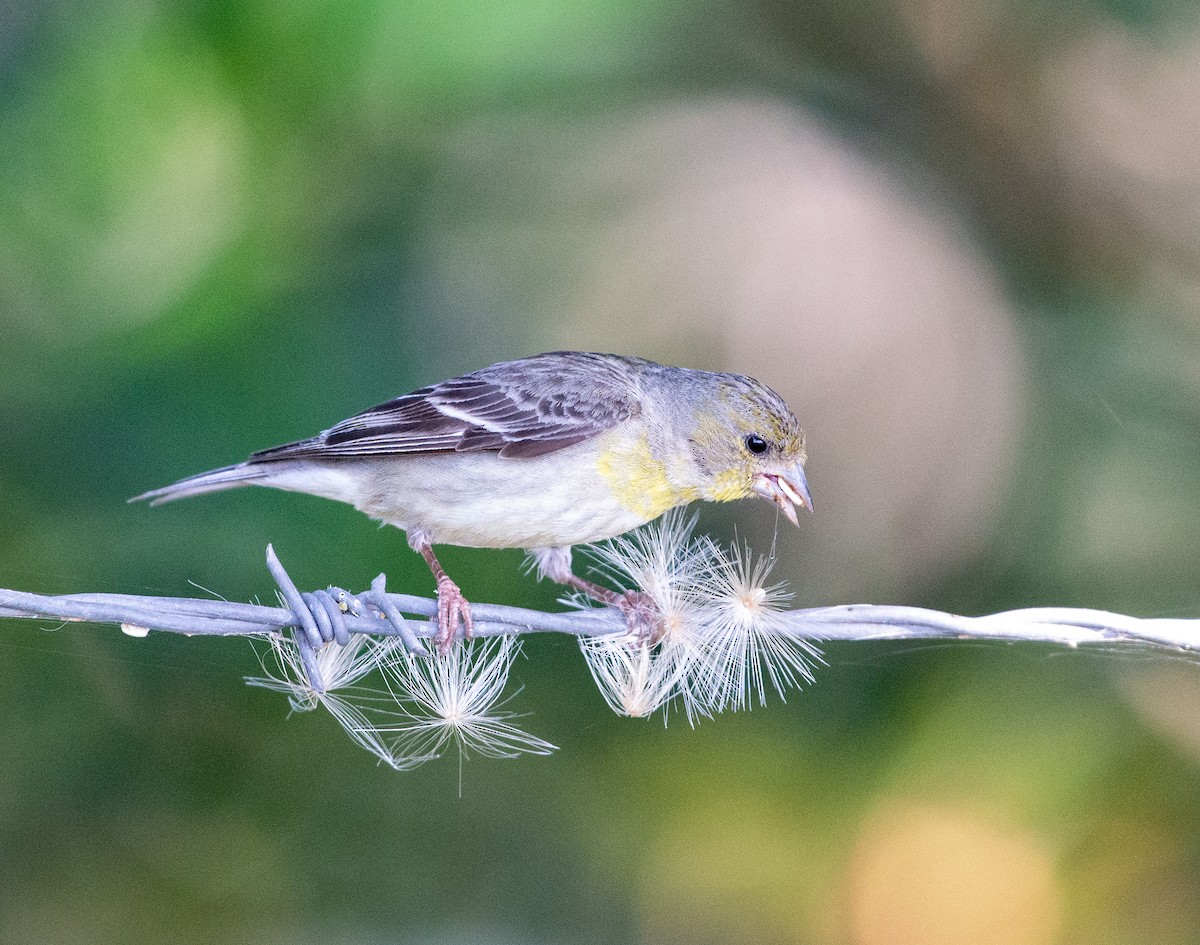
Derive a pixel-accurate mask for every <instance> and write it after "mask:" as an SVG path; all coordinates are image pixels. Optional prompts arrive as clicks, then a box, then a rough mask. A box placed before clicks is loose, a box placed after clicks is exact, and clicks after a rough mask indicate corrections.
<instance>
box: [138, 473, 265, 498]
mask: <svg viewBox="0 0 1200 945" xmlns="http://www.w3.org/2000/svg"><path fill="white" fill-rule="evenodd" d="M264 476H265V471H264V469H263V467H262V466H260V465H258V464H257V463H238V464H237V465H235V466H224V467H222V468H221V469H213V470H210V471H209V472H206V473H200V474H199V475H198V476H189V477H188V478H187V479H180V480H179V482H175V483H172V484H171V485H169V486H163V487H162V488H161V489H151V490H150V491H149V492H143V493H142V494H141V495H135V496H134V497H133V498H132V499H130V500H129V501H130V502H141V501H143V500H146V499H149V500H150V504H151V505H162V504H163V503H164V502H174V501H175V500H176V499H188V498H191V497H192V496H194V495H204V494H205V493H206V492H223V491H224V490H226V489H237V488H238V487H239V486H250V485H253V484H254V483H255V481H256V480H260V479H262V478H264Z"/></svg>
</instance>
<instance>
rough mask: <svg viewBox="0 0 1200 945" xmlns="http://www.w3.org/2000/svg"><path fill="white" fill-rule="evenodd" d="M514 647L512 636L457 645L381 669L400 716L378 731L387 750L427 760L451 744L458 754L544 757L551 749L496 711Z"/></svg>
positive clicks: (405, 656)
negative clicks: (383, 734)
mask: <svg viewBox="0 0 1200 945" xmlns="http://www.w3.org/2000/svg"><path fill="white" fill-rule="evenodd" d="M520 649H521V645H520V642H519V641H518V640H517V639H516V638H515V637H512V636H498V637H491V638H489V639H476V640H468V641H461V642H459V643H457V644H455V645H454V646H453V647H451V648H450V651H449V652H448V653H446V654H444V655H443V654H438V655H435V656H433V657H430V658H423V659H416V658H413V657H412V656H411V655H410V654H408V653H407V652H406V653H405V654H403V656H402V657H400V658H397V659H393V660H391V661H389V662H388V663H387V664H386V665H385V667H384V672H385V675H386V677H387V679H388V684H389V687H390V688H391V692H392V694H393V696H394V698H395V699H396V701H397V702H398V703H399V705H400V713H401V717H400V718H397V719H396V720H395V721H394V722H393V723H392V724H391V725H389V726H388V727H387V728H386V729H385V730H384V731H386V732H387V733H389V734H390V735H391V736H392V740H391V742H390V747H391V750H392V753H393V754H394V755H396V756H399V757H408V758H414V759H418V758H419V759H421V760H422V761H424V760H429V759H431V758H435V757H438V756H440V755H441V754H442V753H443V752H444V751H445V749H446V748H447V747H448V746H450V745H454V746H456V747H457V748H458V751H459V757H460V758H462V757H465V756H466V755H467V754H469V753H471V752H474V753H475V754H479V755H483V756H486V757H489V758H515V757H517V756H518V755H522V754H534V755H548V754H550V752H552V751H554V750H555V746H554V745H551V744H550V743H549V742H546V741H543V740H542V739H540V738H537V737H535V736H533V735H530V734H528V733H526V732H523V731H522V730H521V729H519V728H517V727H516V726H515V725H513V724H511V722H510V721H509V720H510V719H512V718H515V715H514V714H513V713H511V712H507V711H504V710H503V705H504V703H505V702H506V701H507V698H506V697H505V696H504V690H505V687H506V686H507V684H508V677H509V672H510V671H511V669H512V664H513V660H514V659H515V658H516V656H517V654H518V653H520Z"/></svg>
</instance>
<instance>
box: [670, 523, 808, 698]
mask: <svg viewBox="0 0 1200 945" xmlns="http://www.w3.org/2000/svg"><path fill="white" fill-rule="evenodd" d="M774 563H775V559H774V556H773V555H763V556H755V555H754V554H753V553H752V552H751V551H750V549H749V548H748V547H746V546H745V545H738V546H735V547H734V548H733V550H732V551H731V552H729V553H728V554H727V555H725V558H724V561H723V563H722V566H721V567H720V569H719V570H718V571H716V572H715V573H714V580H713V581H712V582H711V583H710V584H709V585H708V586H707V587H706V593H707V595H708V600H709V603H708V605H707V606H706V607H705V608H704V612H705V615H706V630H705V634H704V636H705V652H704V656H703V659H702V661H701V666H700V667H699V668H698V670H697V671H696V673H695V674H694V680H695V684H696V689H697V692H698V695H697V699H698V701H700V702H701V703H703V704H705V705H706V706H708V707H709V708H711V709H713V710H715V711H721V710H723V709H734V710H736V709H743V708H749V707H750V706H751V705H752V704H753V703H754V701H755V700H757V701H758V703H759V704H760V705H765V704H766V701H767V691H768V689H774V690H775V692H776V693H777V694H778V695H779V697H780V699H784V698H785V693H786V692H787V690H789V689H795V688H799V687H800V686H801V685H802V684H804V683H807V682H812V679H813V675H812V670H813V666H814V665H815V664H816V663H818V662H820V661H821V653H820V651H819V650H818V649H817V648H816V647H815V646H813V644H811V643H810V642H808V641H807V640H802V639H800V638H798V637H797V636H795V635H794V634H792V633H789V632H788V628H787V626H786V625H785V623H784V622H783V621H782V619H781V618H780V614H781V612H782V610H783V609H784V607H786V605H787V604H788V602H789V601H790V600H791V594H790V592H789V591H788V590H787V587H786V585H784V584H782V583H775V584H772V583H769V581H770V575H771V568H772V566H773V565H774Z"/></svg>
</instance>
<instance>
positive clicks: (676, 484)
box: [130, 351, 812, 651]
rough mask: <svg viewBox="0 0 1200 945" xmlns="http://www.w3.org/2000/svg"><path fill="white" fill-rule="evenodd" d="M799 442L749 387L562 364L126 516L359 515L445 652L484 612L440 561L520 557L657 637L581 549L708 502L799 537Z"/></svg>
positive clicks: (605, 358)
mask: <svg viewBox="0 0 1200 945" xmlns="http://www.w3.org/2000/svg"><path fill="white" fill-rule="evenodd" d="M805 459H806V454H805V448H804V431H803V430H802V429H801V428H800V423H799V421H798V420H797V419H796V417H795V415H794V414H793V413H792V411H791V410H790V409H789V408H788V406H787V404H785V403H784V401H783V398H781V397H780V396H779V395H778V394H776V393H775V392H774V391H773V390H771V389H770V388H769V387H767V386H765V385H763V384H760V383H759V382H758V381H756V380H754V379H753V378H750V377H744V376H742V375H740V374H718V373H712V372H708V371H695V370H690V369H687V368H678V367H669V366H667V365H663V364H655V363H654V362H653V361H646V360H643V359H641V358H634V357H626V356H624V355H616V354H594V353H589V352H582V351H556V352H551V353H548V354H540V355H537V356H535V357H530V358H522V359H520V360H517V361H505V362H502V363H500V364H493V365H492V366H491V367H486V368H483V369H481V370H478V371H474V372H472V373H470V374H464V375H463V376H462V377H455V378H451V379H449V380H446V381H442V382H440V383H438V384H433V385H431V386H429V387H422V388H420V389H419V390H415V391H413V392H412V393H411V394H405V395H403V396H401V397H397V398H396V399H395V400H390V401H388V402H387V403H384V404H380V405H379V406H378V407H372V408H371V409H370V410H367V411H364V412H363V413H360V414H357V415H356V416H353V417H350V418H349V419H347V420H343V421H342V422H341V423H338V424H336V425H334V426H332V427H330V428H329V429H328V430H326V431H325V432H323V433H320V434H318V435H317V436H314V437H311V438H309V439H307V440H298V441H297V442H295V443H288V444H286V445H284V446H276V447H272V448H271V449H266V450H261V451H260V452H257V453H254V454H252V455H251V456H250V458H249V459H247V460H246V461H245V462H243V463H237V464H236V465H233V466H225V467H223V468H221V469H214V470H212V471H211V472H206V473H200V474H199V475H197V476H191V477H190V478H187V479H182V480H180V481H179V482H176V483H175V484H173V485H169V486H165V487H163V488H161V489H154V490H152V491H150V492H146V493H144V494H143V495H139V496H136V497H135V498H133V499H130V501H131V502H136V501H139V500H142V499H148V500H150V504H151V505H160V504H162V503H164V502H171V501H173V500H175V499H184V498H187V497H189V496H194V495H202V494H204V493H206V492H218V491H221V490H224V489H234V488H237V487H239V486H250V485H255V486H271V487H273V488H276V489H286V490H289V491H292V492H307V493H310V494H311V495H318V496H324V497H325V498H328V499H336V500H338V501H339V502H347V503H349V504H350V505H353V506H354V507H355V508H357V509H359V510H360V511H362V512H365V513H366V514H367V515H369V516H371V517H372V518H374V519H377V520H379V521H382V522H386V523H387V524H390V525H395V526H396V527H398V528H401V529H403V530H404V532H405V533H406V534H407V537H408V544H409V546H410V547H411V548H412V549H413V550H414V551H417V552H419V553H420V554H421V556H422V557H424V559H425V561H426V562H427V563H428V565H429V568H430V570H431V571H432V572H433V575H434V578H435V580H436V581H437V600H438V615H437V620H438V636H437V640H438V644H439V646H440V648H441V649H442V650H443V651H444V650H445V649H446V648H447V647H448V646H449V645H450V641H451V640H452V639H453V638H454V636H455V635H456V633H457V632H458V627H459V625H460V624H461V625H462V628H463V631H464V633H465V634H467V635H470V632H471V610H470V605H469V604H468V603H467V600H466V598H464V597H463V594H462V591H461V590H460V589H459V587H458V585H457V584H456V583H455V582H454V581H452V580H451V579H450V577H449V576H448V575H447V574H446V571H445V569H444V568H443V567H442V566H441V564H440V563H439V561H438V559H437V556H436V555H435V554H434V551H433V546H434V545H436V544H450V545H466V546H468V547H473V548H524V549H526V550H527V551H528V552H529V554H530V555H531V556H532V558H533V560H534V562H535V564H536V567H537V570H538V573H539V576H542V577H547V578H550V579H551V580H553V581H557V582H559V583H561V584H565V585H567V586H569V587H572V588H575V589H576V590H579V591H582V592H583V593H585V594H587V595H589V596H591V597H592V598H594V599H596V600H599V601H601V602H603V603H606V604H609V605H612V606H615V607H618V608H619V609H621V610H622V611H623V612H624V613H625V615H626V618H627V621H628V622H629V624H630V626H631V628H635V629H636V628H637V627H638V626H641V627H642V628H643V629H644V628H645V622H646V621H647V619H649V620H650V621H651V622H653V620H654V614H653V612H652V611H653V605H652V604H650V603H649V601H648V598H646V596H645V595H641V594H638V593H636V592H627V593H625V594H620V593H617V592H616V591H612V590H609V589H608V588H605V587H602V586H600V585H598V584H595V583H593V582H591V581H587V580H584V579H583V578H580V577H577V576H576V575H575V574H574V572H573V571H572V569H571V546H572V545H576V544H580V543H589V542H594V541H600V540H602V539H605V538H612V537H613V536H615V535H619V534H621V533H623V532H626V531H629V530H630V529H631V528H634V527H636V526H638V525H644V524H645V523H647V522H649V521H652V520H653V519H655V518H657V517H658V516H660V515H662V514H663V513H664V512H666V511H667V510H668V509H672V508H675V507H676V506H680V505H686V504H687V503H689V502H692V501H695V500H697V499H706V500H709V501H712V502H728V501H732V500H734V499H742V498H746V497H748V496H751V495H759V496H762V497H763V498H766V499H768V500H770V501H771V502H773V503H774V504H775V506H776V507H777V508H778V509H779V510H780V511H781V512H783V514H784V515H785V516H787V518H788V520H789V521H791V522H792V523H793V524H796V525H798V524H799V522H798V520H797V517H796V506H801V507H804V508H807V509H809V510H810V511H811V510H812V498H811V496H810V495H809V491H808V483H807V481H806V479H805V476H804V462H805Z"/></svg>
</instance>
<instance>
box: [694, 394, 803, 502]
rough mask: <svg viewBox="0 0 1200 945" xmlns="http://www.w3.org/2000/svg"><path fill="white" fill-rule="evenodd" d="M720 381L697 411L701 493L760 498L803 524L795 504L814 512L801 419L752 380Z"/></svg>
mask: <svg viewBox="0 0 1200 945" xmlns="http://www.w3.org/2000/svg"><path fill="white" fill-rule="evenodd" d="M718 377H719V378H720V381H719V383H718V384H717V387H716V392H715V395H714V396H712V397H705V398H704V399H703V400H702V402H701V403H700V404H699V405H698V406H697V408H696V412H695V420H696V424H695V429H694V431H693V433H692V436H691V437H690V442H691V448H692V457H693V459H694V460H695V462H696V467H697V471H698V475H699V477H700V483H699V490H700V493H701V495H702V496H703V497H704V498H706V499H709V500H710V501H714V502H728V501H731V500H734V499H743V498H746V497H747V496H751V495H760V496H762V497H763V498H764V499H768V500H770V501H771V502H773V503H774V504H775V506H776V507H777V508H778V509H779V510H780V511H781V512H783V514H784V515H786V516H787V518H788V520H789V521H790V522H791V523H792V524H793V525H798V524H799V521H798V519H797V517H796V506H802V507H804V508H807V509H808V510H809V511H811V510H812V497H811V496H810V495H809V492H808V482H807V480H806V479H805V477H804V461H805V459H806V454H805V451H804V431H803V430H802V429H801V428H800V421H798V420H797V419H796V415H795V414H794V413H792V411H791V409H790V408H789V407H788V405H787V404H786V403H784V401H783V398H782V397H780V396H779V395H778V394H777V393H775V391H773V390H771V389H770V388H769V387H767V386H766V385H764V384H760V383H759V382H758V381H756V380H754V379H753V378H749V377H743V376H741V375H738V374H722V375H718Z"/></svg>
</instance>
